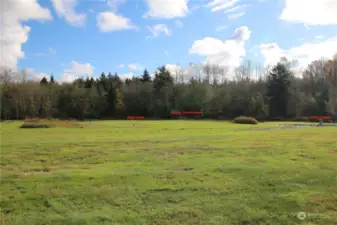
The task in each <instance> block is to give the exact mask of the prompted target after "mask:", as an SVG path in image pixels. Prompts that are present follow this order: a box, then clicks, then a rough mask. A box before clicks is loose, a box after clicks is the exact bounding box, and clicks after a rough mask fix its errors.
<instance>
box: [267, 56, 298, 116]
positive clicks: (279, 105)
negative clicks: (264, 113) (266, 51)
mask: <svg viewBox="0 0 337 225" xmlns="http://www.w3.org/2000/svg"><path fill="white" fill-rule="evenodd" d="M291 76H292V72H291V71H290V69H289V68H288V67H287V64H286V63H284V62H279V63H278V64H277V65H276V66H274V67H273V68H272V70H271V71H270V73H269V76H268V82H267V95H266V96H267V98H268V100H269V115H270V116H272V117H285V116H287V106H288V100H289V97H290V94H289V87H290V78H291Z"/></svg>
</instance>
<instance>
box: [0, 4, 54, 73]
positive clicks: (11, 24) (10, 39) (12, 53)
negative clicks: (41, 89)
mask: <svg viewBox="0 0 337 225" xmlns="http://www.w3.org/2000/svg"><path fill="white" fill-rule="evenodd" d="M0 16H1V22H0V30H1V34H0V49H1V55H0V56H1V57H0V58H1V60H0V67H9V68H11V69H13V70H15V71H16V70H17V62H18V60H19V59H20V58H24V56H25V53H24V52H23V51H22V49H21V46H22V44H24V43H26V42H27V40H28V35H29V32H30V29H31V28H30V27H29V26H27V25H22V22H24V21H28V20H40V21H42V20H51V19H52V16H51V14H50V11H49V10H48V9H47V8H43V7H41V6H40V5H39V4H38V3H37V1H36V0H1V3H0Z"/></svg>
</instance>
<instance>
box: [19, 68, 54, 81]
mask: <svg viewBox="0 0 337 225" xmlns="http://www.w3.org/2000/svg"><path fill="white" fill-rule="evenodd" d="M23 73H24V74H26V75H28V77H27V78H28V79H29V80H34V81H40V80H41V79H42V78H44V77H45V78H47V79H48V78H49V75H48V74H46V73H37V72H35V70H34V69H33V68H27V69H24V70H23Z"/></svg>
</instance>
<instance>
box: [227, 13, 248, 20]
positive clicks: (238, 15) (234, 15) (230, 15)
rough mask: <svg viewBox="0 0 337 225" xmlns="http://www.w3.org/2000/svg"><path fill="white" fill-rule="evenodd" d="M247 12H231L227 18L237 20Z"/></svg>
mask: <svg viewBox="0 0 337 225" xmlns="http://www.w3.org/2000/svg"><path fill="white" fill-rule="evenodd" d="M245 14H246V12H239V13H234V14H229V15H228V16H227V18H228V19H230V20H235V19H237V18H240V17H241V16H244V15H245Z"/></svg>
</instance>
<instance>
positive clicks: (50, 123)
mask: <svg viewBox="0 0 337 225" xmlns="http://www.w3.org/2000/svg"><path fill="white" fill-rule="evenodd" d="M51 127H67V128H83V125H81V124H79V123H77V122H76V121H68V120H57V119H39V118H26V119H25V121H24V123H23V124H22V125H21V127H20V128H51Z"/></svg>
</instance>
